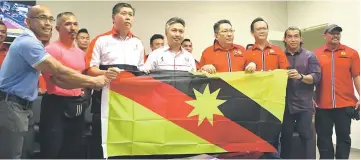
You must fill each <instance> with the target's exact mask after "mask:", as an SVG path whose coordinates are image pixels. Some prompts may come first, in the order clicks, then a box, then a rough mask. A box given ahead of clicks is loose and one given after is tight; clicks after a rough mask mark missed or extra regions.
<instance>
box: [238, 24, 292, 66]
mask: <svg viewBox="0 0 361 160" xmlns="http://www.w3.org/2000/svg"><path fill="white" fill-rule="evenodd" d="M250 28H251V34H252V35H253V37H254V39H255V41H256V42H255V44H254V45H253V47H252V48H249V49H248V50H247V51H246V53H245V54H244V60H245V66H246V67H245V70H246V71H247V72H254V71H269V70H275V69H287V68H288V67H289V63H288V60H287V57H286V55H285V53H284V52H283V50H282V48H280V47H278V46H276V45H273V44H270V43H269V42H268V41H267V37H268V24H267V22H266V21H264V20H263V19H262V18H256V19H254V20H253V21H252V23H251V27H250Z"/></svg>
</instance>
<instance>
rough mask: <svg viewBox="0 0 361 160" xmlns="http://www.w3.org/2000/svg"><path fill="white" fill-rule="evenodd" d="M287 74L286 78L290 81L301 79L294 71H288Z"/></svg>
mask: <svg viewBox="0 0 361 160" xmlns="http://www.w3.org/2000/svg"><path fill="white" fill-rule="evenodd" d="M287 74H288V78H291V79H301V77H302V76H301V74H300V73H298V71H297V70H295V69H291V70H289V71H288V72H287Z"/></svg>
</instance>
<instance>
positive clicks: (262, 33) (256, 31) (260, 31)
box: [252, 21, 268, 40]
mask: <svg viewBox="0 0 361 160" xmlns="http://www.w3.org/2000/svg"><path fill="white" fill-rule="evenodd" d="M252 35H253V37H254V38H255V39H256V40H267V37H268V27H267V23H266V22H264V21H258V22H256V23H254V25H253V32H252Z"/></svg>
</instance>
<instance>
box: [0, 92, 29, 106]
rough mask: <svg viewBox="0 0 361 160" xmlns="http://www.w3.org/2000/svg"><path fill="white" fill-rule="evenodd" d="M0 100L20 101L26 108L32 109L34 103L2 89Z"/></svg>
mask: <svg viewBox="0 0 361 160" xmlns="http://www.w3.org/2000/svg"><path fill="white" fill-rule="evenodd" d="M0 100H1V101H5V102H7V101H11V102H15V103H18V104H20V105H22V106H23V107H24V109H30V108H31V106H32V103H33V102H32V101H28V100H26V99H23V98H20V97H19V96H16V95H11V94H8V93H5V92H2V91H0Z"/></svg>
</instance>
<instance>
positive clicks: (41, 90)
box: [38, 88, 46, 95]
mask: <svg viewBox="0 0 361 160" xmlns="http://www.w3.org/2000/svg"><path fill="white" fill-rule="evenodd" d="M45 93H46V89H42V88H39V93H38V94H39V95H43V94H45Z"/></svg>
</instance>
